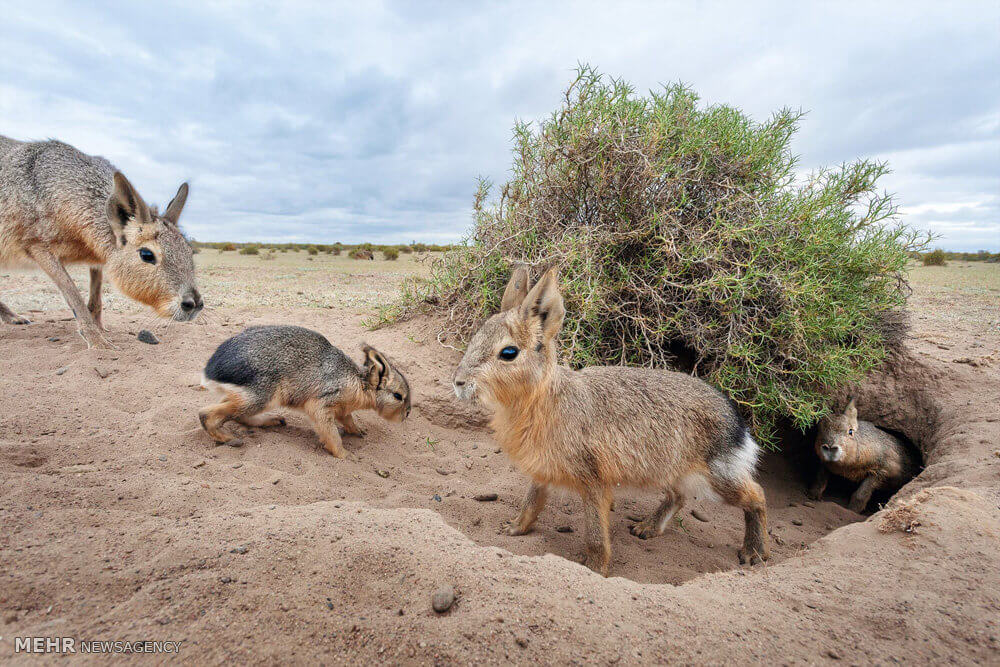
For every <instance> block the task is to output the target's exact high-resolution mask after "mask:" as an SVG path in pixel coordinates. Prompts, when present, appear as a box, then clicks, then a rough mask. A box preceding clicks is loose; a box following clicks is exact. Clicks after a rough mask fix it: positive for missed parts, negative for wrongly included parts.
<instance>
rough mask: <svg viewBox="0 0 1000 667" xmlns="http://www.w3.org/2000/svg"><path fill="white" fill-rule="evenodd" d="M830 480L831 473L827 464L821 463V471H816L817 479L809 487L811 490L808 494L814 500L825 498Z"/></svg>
mask: <svg viewBox="0 0 1000 667" xmlns="http://www.w3.org/2000/svg"><path fill="white" fill-rule="evenodd" d="M829 481H830V473H829V471H827V469H826V466H825V465H823V464H822V463H821V464H820V466H819V471H817V472H816V480H815V481H814V482H813V483H812V486H810V487H809V492H808V493H807V494H806V495H807V496H809V497H810V498H812V499H813V500H823V492H824V491H826V485H827V483H828V482H829Z"/></svg>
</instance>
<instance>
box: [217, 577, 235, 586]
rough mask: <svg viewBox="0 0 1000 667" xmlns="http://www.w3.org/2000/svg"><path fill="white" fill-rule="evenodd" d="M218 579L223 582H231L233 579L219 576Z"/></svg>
mask: <svg viewBox="0 0 1000 667" xmlns="http://www.w3.org/2000/svg"><path fill="white" fill-rule="evenodd" d="M219 581H221V582H222V583H224V584H230V583H232V582H233V580H232V579H231V578H230V577H219Z"/></svg>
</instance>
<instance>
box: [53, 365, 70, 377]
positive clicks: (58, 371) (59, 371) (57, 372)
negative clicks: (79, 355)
mask: <svg viewBox="0 0 1000 667" xmlns="http://www.w3.org/2000/svg"><path fill="white" fill-rule="evenodd" d="M68 370H69V366H63V367H62V368H60V369H57V370H56V375H62V374H63V373H65V372H66V371H68Z"/></svg>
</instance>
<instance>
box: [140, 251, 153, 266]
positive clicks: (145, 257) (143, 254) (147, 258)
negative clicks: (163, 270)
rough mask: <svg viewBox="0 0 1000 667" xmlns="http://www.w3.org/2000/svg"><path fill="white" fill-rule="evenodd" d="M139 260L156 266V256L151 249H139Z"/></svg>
mask: <svg viewBox="0 0 1000 667" xmlns="http://www.w3.org/2000/svg"><path fill="white" fill-rule="evenodd" d="M139 259H141V260H142V261H144V262H147V263H149V264H156V255H154V254H153V251H152V250H150V249H149V248H139Z"/></svg>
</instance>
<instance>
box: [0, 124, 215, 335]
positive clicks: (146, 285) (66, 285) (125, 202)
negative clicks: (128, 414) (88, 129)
mask: <svg viewBox="0 0 1000 667" xmlns="http://www.w3.org/2000/svg"><path fill="white" fill-rule="evenodd" d="M187 193H188V186H187V183H184V184H182V185H181V186H180V188H179V189H178V190H177V195H176V196H175V197H174V199H173V201H171V202H170V204H169V205H168V206H167V208H166V210H165V211H164V212H163V214H162V215H161V214H159V213H157V211H156V209H155V208H151V207H149V206H147V205H146V203H145V202H144V201H143V200H142V197H140V196H139V193H138V192H136V190H135V188H133V187H132V184H131V183H129V181H128V179H127V178H125V176H124V175H123V174H122V173H121V172H120V171H117V170H116V169H115V168H114V166H112V164H111V163H110V162H108V161H107V160H105V159H104V158H102V157H96V156H91V155H85V154H83V153H81V152H80V151H78V150H76V149H75V148H73V147H72V146H69V145H68V144H64V143H62V142H61V141H38V142H22V141H15V140H14V139H10V138H8V137H4V136H0V266H4V265H12V264H22V263H26V262H28V263H35V264H37V265H38V266H39V267H41V269H42V270H43V271H45V273H47V274H48V275H49V277H50V278H52V280H53V282H55V284H56V286H57V287H58V288H59V291H60V292H62V295H63V297H64V298H65V299H66V302H67V303H68V304H69V307H70V309H72V311H73V315H74V316H75V317H76V320H77V323H78V326H79V329H80V334H81V335H82V336H83V338H84V340H86V341H87V345H88V346H90V347H110V346H111V343H110V342H109V341H108V340H107V338H106V337H105V336H104V334H103V333H102V330H103V327H102V324H101V283H102V280H103V270H104V268H107V269H108V274H109V275H110V276H111V280H112V281H113V282H114V283H115V284H116V285H117V286H118V288H119V289H120V290H121V291H122V292H124V293H125V294H126V295H127V296H129V297H131V298H133V299H135V300H137V301H141V302H142V303H144V304H146V305H148V306H152V307H153V309H155V310H156V312H157V313H158V314H159V315H161V316H162V317H171V318H173V319H175V320H190V319H193V318H194V317H195V316H197V314H198V312H199V311H200V310H201V308H202V305H203V303H202V299H201V295H200V294H198V288H197V287H196V286H195V280H194V261H193V259H192V257H191V246H190V245H188V242H187V240H186V239H185V238H184V236H183V235H182V234H181V232H180V229H179V228H178V227H177V220H178V218H179V217H180V214H181V209H183V208H184V202H185V201H186V200H187ZM67 264H87V265H89V266H90V299H89V300H88V302H87V303H86V304H85V303H84V302H83V297H81V296H80V292H79V290H78V289H77V288H76V285H75V284H74V283H73V280H72V278H70V276H69V274H68V273H66V269H65V266H66V265H67ZM0 320H2V321H3V322H6V323H7V324H28V323H29V322H28V320H27V319H25V318H24V317H20V316H18V315H17V314H16V313H14V312H13V311H12V310H11V309H10V308H8V307H7V306H5V305H4V304H3V303H2V302H0Z"/></svg>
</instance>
